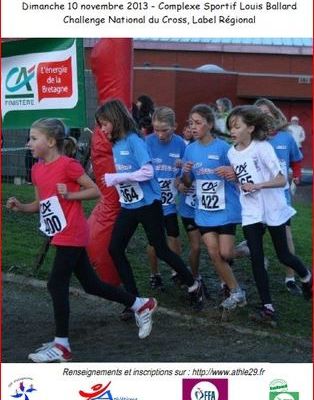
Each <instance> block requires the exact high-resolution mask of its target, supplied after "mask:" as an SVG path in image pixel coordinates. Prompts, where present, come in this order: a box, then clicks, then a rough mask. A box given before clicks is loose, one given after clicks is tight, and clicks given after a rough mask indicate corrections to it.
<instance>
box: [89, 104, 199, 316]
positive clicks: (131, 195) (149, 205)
mask: <svg viewBox="0 0 314 400" xmlns="http://www.w3.org/2000/svg"><path fill="white" fill-rule="evenodd" d="M95 117H96V121H97V123H98V125H99V126H100V127H101V129H102V131H103V132H104V134H105V135H107V137H108V139H109V140H110V141H111V142H112V143H113V156H114V163H115V167H116V171H117V172H116V173H112V174H105V175H104V179H103V182H104V184H106V185H107V186H113V185H114V186H116V188H117V190H118V192H119V195H120V202H121V211H120V213H119V215H118V217H117V220H116V222H115V226H114V228H113V232H112V237H111V243H110V245H109V252H110V255H111V257H112V259H113V261H114V263H115V265H116V267H117V270H118V272H119V275H120V278H121V280H122V282H123V284H124V286H125V288H126V289H127V291H129V292H130V293H133V294H135V293H138V289H137V286H136V282H135V279H134V275H133V271H132V267H131V265H130V262H129V260H128V259H127V257H126V254H125V252H126V248H127V246H128V243H129V241H130V239H131V238H132V236H133V234H134V233H135V230H136V228H137V226H138V224H142V226H143V228H144V230H145V233H146V235H147V238H148V241H149V243H151V244H152V245H153V247H154V248H155V251H156V255H157V257H158V258H160V259H161V260H163V261H165V262H166V263H167V264H169V265H170V266H171V267H172V269H174V270H175V271H176V272H177V273H178V274H179V276H180V278H181V280H182V282H184V283H185V284H186V285H187V286H188V292H189V293H190V295H191V299H192V302H193V304H194V305H195V307H196V308H197V309H199V308H201V307H202V305H203V294H202V285H201V283H199V282H198V281H196V280H194V278H193V276H192V274H191V272H190V271H189V270H188V268H187V267H186V265H185V264H184V262H183V261H182V259H181V258H180V257H179V256H178V255H177V254H175V253H174V252H173V251H171V250H170V248H169V247H168V245H167V241H166V235H165V228H164V219H163V212H162V204H161V195H160V187H159V184H158V181H157V179H156V178H155V176H154V169H153V166H152V163H151V157H150V155H149V153H148V150H147V146H146V143H145V141H144V140H143V139H142V138H141V137H140V136H139V134H138V132H137V129H136V124H135V122H134V120H133V119H132V117H131V115H130V113H129V112H128V110H127V109H126V107H125V106H124V104H123V103H122V102H121V101H119V100H111V101H108V102H106V103H105V104H103V105H102V106H100V107H99V108H98V110H97V111H96V115H95Z"/></svg>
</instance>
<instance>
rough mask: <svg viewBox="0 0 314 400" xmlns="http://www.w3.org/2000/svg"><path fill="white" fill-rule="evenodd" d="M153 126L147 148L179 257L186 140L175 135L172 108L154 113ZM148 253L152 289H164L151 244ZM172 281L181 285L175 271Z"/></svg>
mask: <svg viewBox="0 0 314 400" xmlns="http://www.w3.org/2000/svg"><path fill="white" fill-rule="evenodd" d="M152 122H153V127H154V133H153V134H152V135H150V136H148V137H147V138H146V143H147V148H148V151H149V154H150V156H151V157H152V165H153V167H154V172H155V176H156V178H157V179H158V183H159V185H160V191H161V203H162V211H163V215H164V220H165V227H166V233H167V240H168V245H169V247H170V249H171V250H172V251H173V252H174V253H176V254H178V255H180V254H181V242H180V237H179V235H180V231H179V223H178V217H177V206H176V199H177V192H178V191H177V185H178V181H179V175H180V173H181V163H182V157H183V154H184V150H185V144H184V141H183V139H182V138H181V137H180V136H178V135H176V134H175V132H174V131H175V128H176V125H177V124H176V120H175V113H174V111H173V110H172V109H171V108H169V107H159V108H157V109H156V110H155V111H154V114H153V117H152ZM147 253H148V258H149V262H150V265H151V277H150V282H151V287H152V288H153V289H156V288H162V279H161V275H160V273H159V269H158V263H157V257H156V253H155V250H154V247H152V245H151V244H150V245H149V246H148V249H147ZM172 280H173V281H174V282H177V281H178V279H177V274H176V272H175V271H173V274H172Z"/></svg>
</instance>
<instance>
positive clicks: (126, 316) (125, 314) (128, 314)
mask: <svg viewBox="0 0 314 400" xmlns="http://www.w3.org/2000/svg"><path fill="white" fill-rule="evenodd" d="M119 318H120V320H121V321H129V320H130V319H133V318H134V311H133V310H132V309H131V308H130V307H125V309H124V310H123V311H122V313H121V314H120V317H119Z"/></svg>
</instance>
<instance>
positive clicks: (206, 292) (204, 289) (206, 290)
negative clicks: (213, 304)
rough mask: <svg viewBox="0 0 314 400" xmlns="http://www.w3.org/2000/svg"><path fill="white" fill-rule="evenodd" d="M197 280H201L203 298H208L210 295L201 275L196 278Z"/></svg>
mask: <svg viewBox="0 0 314 400" xmlns="http://www.w3.org/2000/svg"><path fill="white" fill-rule="evenodd" d="M198 280H199V281H200V282H201V284H202V288H203V294H204V296H205V299H207V300H210V299H211V297H210V294H209V290H208V288H207V286H206V285H205V282H204V279H203V278H202V277H201V278H200V279H198Z"/></svg>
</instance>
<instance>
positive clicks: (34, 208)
mask: <svg viewBox="0 0 314 400" xmlns="http://www.w3.org/2000/svg"><path fill="white" fill-rule="evenodd" d="M34 190H35V200H34V201H33V202H32V203H21V202H20V201H19V200H18V199H17V198H16V197H10V198H8V200H7V204H6V206H7V208H8V209H9V210H12V211H15V212H17V211H20V212H24V213H35V212H38V211H39V196H38V191H37V188H36V186H35V187H34Z"/></svg>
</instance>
